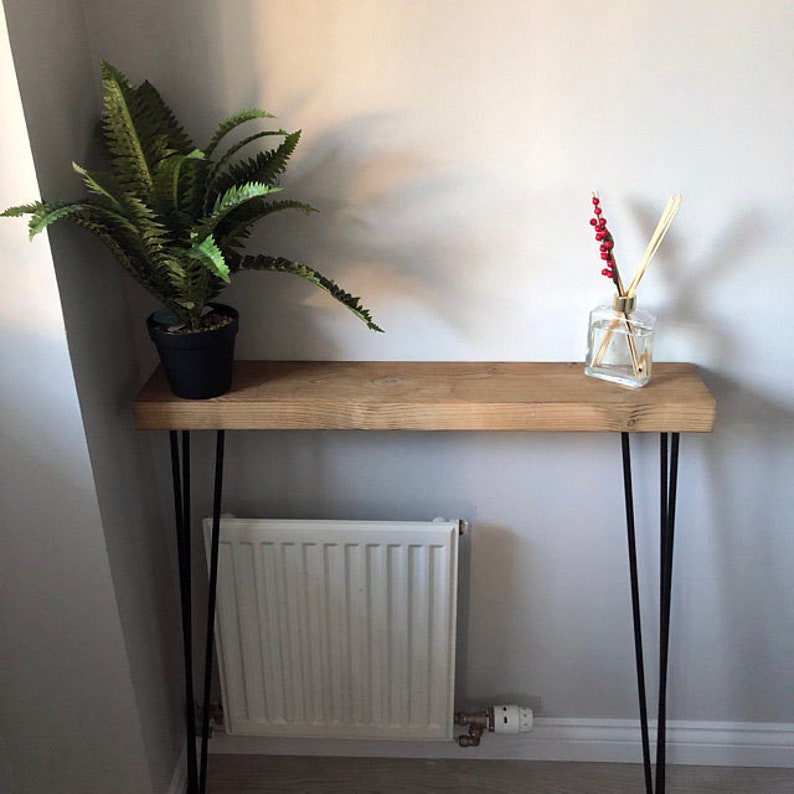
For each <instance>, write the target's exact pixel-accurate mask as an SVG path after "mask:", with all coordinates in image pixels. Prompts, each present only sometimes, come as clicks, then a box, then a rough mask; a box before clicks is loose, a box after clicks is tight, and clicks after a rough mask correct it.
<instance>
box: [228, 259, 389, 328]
mask: <svg viewBox="0 0 794 794" xmlns="http://www.w3.org/2000/svg"><path fill="white" fill-rule="evenodd" d="M227 260H228V262H229V269H230V270H231V272H232V273H236V272H237V271H238V270H268V271H270V272H272V273H291V274H292V275H293V276H300V278H303V279H306V280H307V281H309V282H311V283H312V284H314V285H316V286H318V287H320V289H323V290H325V291H326V292H327V293H328V294H329V295H331V297H333V298H335V299H336V300H338V301H339V302H340V303H341V304H342V305H343V306H345V307H346V308H348V309H349V310H350V311H351V312H353V314H355V315H356V317H358V318H359V319H360V320H362V321H363V322H365V323H366V324H367V327H368V328H371V329H372V330H373V331H379V332H381V333H383V329H382V328H380V327H378V326H377V325H376V324H375V322H374V321H373V319H372V315H371V314H370V312H369V311H368V310H367V309H365V308H364V307H363V306H362V305H361V301H360V298H357V297H354V296H353V295H351V294H350V293H349V292H346V291H345V290H343V289H342V288H341V287H340V286H339V285H338V284H336V283H335V282H333V281H332V280H331V279H329V278H326V277H325V276H323V275H322V274H321V273H318V272H317V271H316V270H314V268H311V267H309V266H308V265H304V264H301V263H299V262H292V261H290V260H289V259H284V258H283V257H280V256H278V257H274V256H266V255H264V254H259V255H258V256H240V257H234V256H232V257H229V256H227Z"/></svg>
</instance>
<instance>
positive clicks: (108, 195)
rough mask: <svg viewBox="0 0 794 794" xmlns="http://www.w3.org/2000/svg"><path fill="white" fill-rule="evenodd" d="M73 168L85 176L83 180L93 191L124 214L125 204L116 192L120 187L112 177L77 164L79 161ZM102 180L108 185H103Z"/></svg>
mask: <svg viewBox="0 0 794 794" xmlns="http://www.w3.org/2000/svg"><path fill="white" fill-rule="evenodd" d="M72 168H73V169H74V171H75V172H76V173H78V174H80V176H81V177H83V182H84V183H85V185H86V187H87V188H88V189H89V190H90V191H91V192H92V193H94V194H96V195H97V196H100V197H102V198H104V199H105V200H106V201H107V202H108V204H109V205H110V206H112V207H113V208H114V209H115V210H116V211H117V212H119V213H121V214H122V215H123V214H124V212H125V211H124V206H123V205H122V203H121V202H120V201H119V199H118V198H116V194H118V193H119V192H120V189H119V186H118V185H115V184H113V181H114V180H113V178H112V177H109V176H106V175H105V174H99V173H97V172H95V171H88V170H87V169H85V168H83V167H82V166H79V165H77V163H72ZM102 182H107V187H106V186H105V185H103V184H102Z"/></svg>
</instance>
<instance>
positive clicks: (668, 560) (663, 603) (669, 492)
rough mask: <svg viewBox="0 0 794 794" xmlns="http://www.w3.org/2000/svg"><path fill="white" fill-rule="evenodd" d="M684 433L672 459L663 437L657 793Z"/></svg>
mask: <svg viewBox="0 0 794 794" xmlns="http://www.w3.org/2000/svg"><path fill="white" fill-rule="evenodd" d="M679 440H680V436H679V434H678V433H672V444H671V449H670V456H669V459H668V454H667V451H668V449H667V448H668V444H667V434H666V433H662V436H661V444H660V449H661V460H660V469H661V531H660V533H659V535H660V566H659V567H660V571H659V578H660V593H661V597H660V599H659V711H658V729H657V734H656V794H664V789H665V765H666V747H665V743H666V741H667V662H668V657H669V650H670V602H671V596H672V589H673V588H672V585H673V538H674V530H675V504H676V491H677V481H678V448H679Z"/></svg>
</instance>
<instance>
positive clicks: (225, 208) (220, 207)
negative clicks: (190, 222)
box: [196, 182, 281, 237]
mask: <svg viewBox="0 0 794 794" xmlns="http://www.w3.org/2000/svg"><path fill="white" fill-rule="evenodd" d="M280 189H281V188H277V187H271V186H270V185H263V184H261V183H260V182H250V183H248V184H245V185H240V186H239V187H231V188H229V189H228V190H227V191H226V192H225V193H224V194H223V195H222V196H219V197H218V198H217V199H216V201H215V204H214V206H213V207H212V211H211V212H210V213H209V214H208V215H207V217H206V218H204V220H202V221H201V223H200V225H199V226H198V227H197V229H196V233H197V235H199V236H201V237H203V236H204V235H205V234H212V233H213V232H214V231H215V229H216V227H217V226H218V224H219V223H220V222H221V221H223V219H224V218H225V217H226V216H228V215H229V214H230V213H232V212H234V210H236V209H239V208H241V207H243V206H245V205H246V204H247V203H248V202H251V201H255V200H256V199H260V198H262V196H268V195H270V194H271V193H277V192H278V191H279V190H280Z"/></svg>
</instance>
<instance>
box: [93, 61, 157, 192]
mask: <svg viewBox="0 0 794 794" xmlns="http://www.w3.org/2000/svg"><path fill="white" fill-rule="evenodd" d="M102 86H103V88H104V91H105V96H104V107H105V111H104V113H103V114H102V136H103V139H104V143H105V148H106V149H107V151H108V152H109V153H110V155H111V158H112V159H111V170H112V171H113V175H114V176H115V177H116V178H117V180H118V182H119V184H121V185H124V186H125V187H129V188H130V189H131V190H133V191H134V192H136V193H139V194H141V193H148V192H149V190H151V187H152V175H151V172H150V170H149V163H148V161H147V159H146V154H145V153H144V149H143V144H142V143H141V140H140V137H139V135H138V131H137V129H136V128H135V123H134V121H133V117H132V113H131V111H130V104H129V103H131V102H134V101H135V93H134V89H133V88H132V85H131V84H130V82H129V81H128V80H127V78H126V77H124V75H123V74H122V73H121V72H119V71H118V70H117V69H116V68H115V67H113V66H111V65H110V64H109V63H107V62H105V61H103V63H102Z"/></svg>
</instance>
